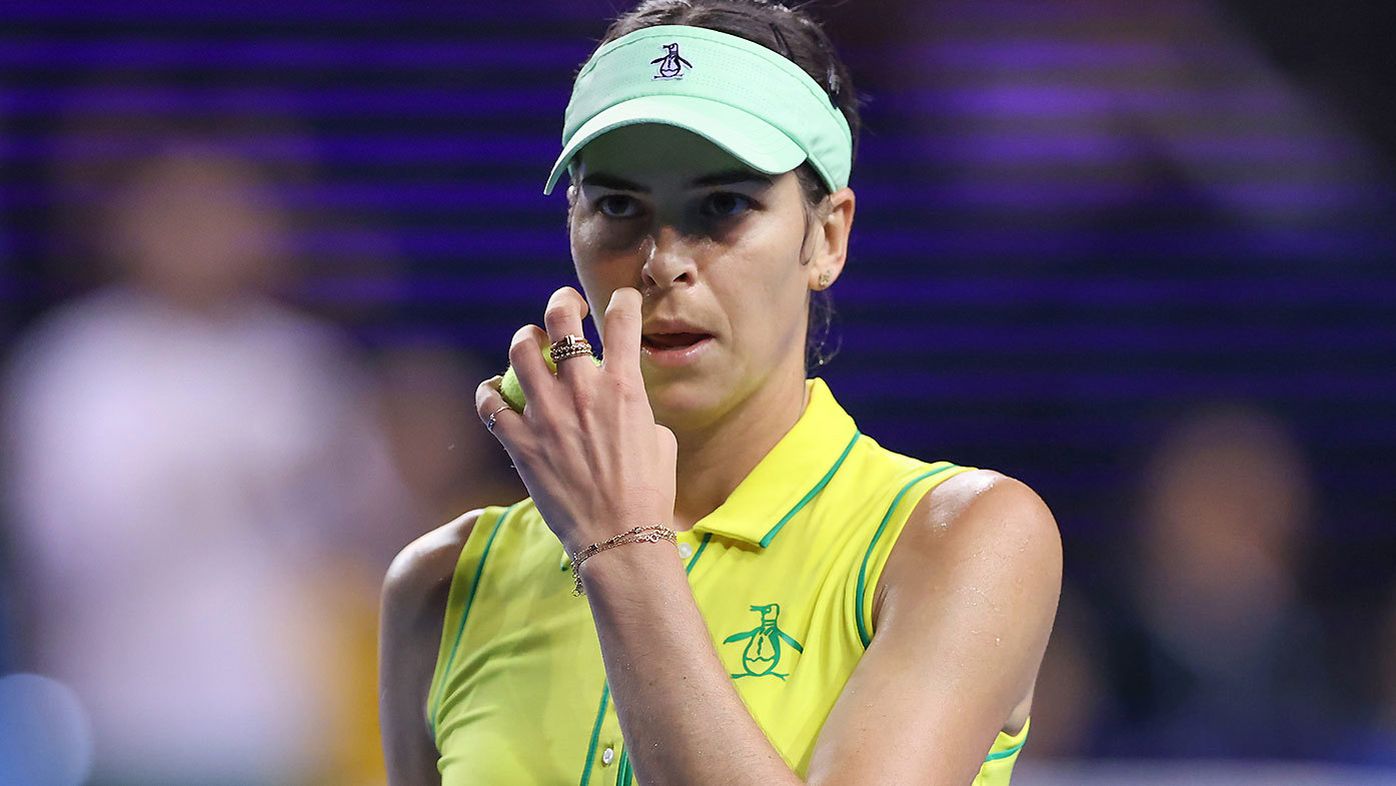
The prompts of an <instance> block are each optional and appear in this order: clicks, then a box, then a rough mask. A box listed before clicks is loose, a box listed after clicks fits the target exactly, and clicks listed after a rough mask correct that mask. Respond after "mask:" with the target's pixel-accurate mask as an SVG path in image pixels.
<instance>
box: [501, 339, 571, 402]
mask: <svg viewBox="0 0 1396 786" xmlns="http://www.w3.org/2000/svg"><path fill="white" fill-rule="evenodd" d="M546 351H548V334H547V333H544V332H543V331H542V330H541V329H540V328H539V327H538V326H537V325H524V326H523V327H521V328H519V329H518V330H516V331H515V332H514V338H513V340H511V341H510V342H509V365H511V366H513V367H514V373H515V374H516V375H518V377H519V387H520V388H522V389H523V394H524V398H525V399H527V400H528V401H542V400H544V399H546V398H548V397H549V395H550V393H551V390H552V388H553V387H554V386H555V385H557V384H559V383H558V381H557V379H556V378H555V377H554V376H553V373H552V371H550V370H548V364H547V363H545V362H544V361H543V353H544V352H546Z"/></svg>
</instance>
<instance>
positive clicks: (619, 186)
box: [582, 169, 774, 194]
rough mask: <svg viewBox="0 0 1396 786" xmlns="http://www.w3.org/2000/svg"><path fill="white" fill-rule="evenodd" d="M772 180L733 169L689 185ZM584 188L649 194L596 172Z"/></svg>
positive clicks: (748, 170)
mask: <svg viewBox="0 0 1396 786" xmlns="http://www.w3.org/2000/svg"><path fill="white" fill-rule="evenodd" d="M773 182H774V181H772V180H771V178H769V177H767V176H765V175H763V174H760V173H757V172H753V171H751V170H750V169H732V170H728V171H726V172H717V173H715V174H711V175H704V176H702V177H700V178H697V179H695V180H694V181H693V182H691V183H689V184H688V187H689V188H708V187H711V186H730V185H736V184H738V183H760V184H761V185H766V186H769V185H772V183H773ZM582 185H584V186H599V187H601V188H612V189H615V190H617V191H635V192H638V193H641V194H648V193H649V191H650V190H649V189H648V188H645V187H644V186H642V185H640V184H638V183H632V182H630V181H629V180H625V179H624V178H619V177H616V176H615V175H608V174H605V173H604V172H596V173H593V174H590V175H587V176H586V177H584V178H582Z"/></svg>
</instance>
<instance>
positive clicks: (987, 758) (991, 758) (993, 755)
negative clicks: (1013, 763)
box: [984, 739, 1027, 762]
mask: <svg viewBox="0 0 1396 786" xmlns="http://www.w3.org/2000/svg"><path fill="white" fill-rule="evenodd" d="M1026 742H1027V740H1026V739H1024V740H1023V741H1022V742H1020V743H1018V744H1017V745H1014V746H1013V747H1011V748H1009V749H1008V750H1002V751H999V752H998V753H991V754H989V755H988V756H985V757H984V761H986V762H988V761H998V760H999V759H1006V758H1008V757H1009V756H1012V755H1013V754H1015V753H1017V752H1018V751H1020V750H1022V749H1023V745H1024V743H1026Z"/></svg>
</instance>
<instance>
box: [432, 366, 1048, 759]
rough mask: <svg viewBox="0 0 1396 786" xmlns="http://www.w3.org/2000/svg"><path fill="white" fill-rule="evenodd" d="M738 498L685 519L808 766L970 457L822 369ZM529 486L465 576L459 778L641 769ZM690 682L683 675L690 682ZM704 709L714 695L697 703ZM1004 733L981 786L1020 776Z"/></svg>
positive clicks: (720, 606)
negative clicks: (943, 448) (900, 563)
mask: <svg viewBox="0 0 1396 786" xmlns="http://www.w3.org/2000/svg"><path fill="white" fill-rule="evenodd" d="M806 386H807V388H808V390H809V403H808V405H807V406H806V408H805V411H804V413H803V414H802V415H801V416H800V419H799V420H798V421H797V422H796V424H795V426H794V427H793V428H792V429H791V430H790V431H789V433H787V434H786V435H785V436H784V437H782V438H781V440H780V442H778V443H777V444H776V446H775V447H774V448H772V449H771V452H770V453H768V454H767V455H766V456H765V458H763V459H762V460H761V462H760V463H759V464H757V465H756V467H755V468H754V469H753V470H752V471H751V473H750V474H749V475H747V477H746V478H745V479H744V480H742V482H741V483H740V484H739V485H738V486H737V488H736V489H735V490H734V491H733V492H732V495H731V496H730V497H728V499H727V501H726V502H724V503H723V504H722V505H721V506H719V507H718V508H717V509H716V510H714V511H713V512H712V513H710V514H708V515H707V516H706V517H704V518H703V519H702V520H700V521H698V522H697V523H696V524H694V525H693V529H692V530H690V531H688V532H681V533H679V554H680V556H681V557H683V558H684V562H685V565H686V567H687V571H688V579H689V584H690V585H691V586H692V588H693V596H694V598H695V599H696V601H697V603H698V608H699V609H700V610H701V611H702V614H703V618H704V619H705V620H707V623H708V630H709V631H710V632H711V633H712V638H713V642H714V644H715V645H716V646H717V652H718V654H719V656H720V657H721V659H722V663H723V665H724V666H725V667H726V668H727V670H728V673H730V674H731V675H732V680H733V682H734V683H735V684H736V687H737V690H738V692H739V693H740V694H741V697H742V700H743V701H745V702H746V706H747V708H748V710H749V711H750V712H751V714H752V716H753V717H754V718H755V719H756V722H757V723H758V724H759V725H760V727H761V728H762V730H763V731H765V733H766V736H767V737H768V738H769V739H770V740H771V742H772V743H773V744H774V746H775V748H776V750H778V751H779V752H780V754H781V756H782V757H784V759H785V761H786V763H787V764H789V765H790V767H791V768H793V769H794V770H795V772H797V773H799V775H800V776H801V777H803V776H804V775H805V772H806V770H807V769H808V767H809V761H810V754H811V752H812V750H813V748H814V743H815V739H816V738H817V737H818V735H819V730H820V728H821V727H822V726H823V725H824V721H825V719H826V718H827V717H828V715H829V711H830V710H831V709H832V708H833V706H834V702H835V700H836V699H837V698H838V696H839V693H840V692H841V691H842V690H843V686H844V683H845V681H847V679H848V677H849V675H850V674H851V673H852V671H853V668H854V667H855V666H857V665H858V659H859V658H860V657H862V655H863V651H864V650H865V648H866V647H867V645H868V643H869V642H870V641H871V639H872V637H873V635H874V631H873V626H872V609H873V588H874V587H876V586H877V581H878V577H879V576H880V575H881V573H882V568H883V566H884V564H886V561H887V557H888V555H889V554H890V553H891V550H892V546H893V544H894V543H896V540H897V536H898V535H899V534H900V532H901V529H902V526H903V525H904V524H905V523H906V519H907V516H908V515H909V514H910V512H911V511H912V509H913V508H915V507H916V503H917V502H918V501H919V500H920V498H921V497H922V495H924V494H926V493H927V492H928V491H930V490H931V489H932V488H934V487H935V486H936V485H937V484H939V483H941V482H942V481H944V480H946V479H947V478H950V477H953V476H955V475H958V474H960V473H962V472H968V471H969V470H970V469H971V468H970V467H961V466H957V465H955V464H951V463H949V462H946V461H938V462H935V463H930V464H928V463H925V462H922V461H918V460H917V459H913V458H909V457H907V456H903V455H899V454H897V453H893V452H892V451H889V450H887V449H885V448H882V447H880V446H879V445H878V444H877V443H876V442H875V441H874V440H872V439H871V438H869V437H867V436H866V435H863V434H860V433H859V432H858V429H857V426H856V425H855V424H854V422H853V419H852V418H851V417H849V415H848V414H847V413H846V412H845V411H844V410H843V408H842V407H840V406H839V404H838V403H837V402H836V401H835V400H834V397H833V395H832V394H831V393H830V392H829V389H828V387H827V386H826V385H825V384H824V382H823V381H822V380H819V379H810V380H807V381H806ZM569 568H570V565H569V562H568V560H567V557H566V555H565V553H564V552H563V549H562V546H561V544H560V543H559V542H558V540H557V537H556V536H554V535H553V533H552V532H551V531H550V530H549V529H548V527H547V525H546V524H545V523H544V522H543V519H542V517H541V516H540V515H539V513H538V510H537V508H535V507H534V506H533V504H532V502H531V501H530V500H527V499H525V500H523V501H522V502H519V503H517V504H514V505H512V506H509V507H507V508H503V507H490V508H486V509H485V510H484V512H483V513H482V514H481V516H480V518H479V519H478V520H477V521H476V523H475V526H474V528H473V529H472V530H471V533H470V537H469V538H468V539H467V541H466V544H465V546H464V548H463V549H462V550H461V555H460V560H459V562H458V564H457V566H456V571H455V574H454V576H453V578H452V582H451V589H450V594H449V600H448V601H447V609H446V619H445V625H444V628H443V632H442V638H441V648H440V651H439V653H438V655H437V662H436V671H435V674H434V675H433V677H432V683H431V689H430V692H429V694H428V700H427V707H426V712H427V722H428V723H429V725H430V726H431V728H432V730H433V733H434V734H435V737H436V746H437V750H438V751H440V753H441V757H440V759H439V761H438V763H437V767H438V769H439V770H440V772H441V776H442V783H443V786H463V785H464V784H572V783H576V784H579V786H589V785H590V786H612V785H613V784H614V786H629V785H630V784H633V783H634V772H633V770H632V769H631V767H630V762H629V756H628V754H627V752H626V747H625V740H624V738H623V737H622V736H621V731H620V723H619V721H618V720H617V716H616V711H615V706H614V704H613V703H612V702H611V697H610V689H609V688H608V686H607V685H606V675H605V670H604V668H603V667H602V662H601V648H600V644H599V643H598V641H597V636H596V628H595V625H594V623H593V620H592V617H591V612H590V610H589V608H588V606H587V603H586V600H585V599H582V598H575V597H573V596H572V575H571V571H570V570H569ZM674 689H675V690H682V685H675V686H674ZM694 711H695V712H702V708H701V707H694ZM1027 733H1028V726H1027V725H1024V727H1023V729H1022V730H1021V731H1019V732H1018V733H1017V734H1016V735H1013V736H1010V735H1008V734H1004V733H1002V732H1000V733H999V734H998V736H997V738H996V739H994V740H993V741H992V745H989V741H988V740H986V741H985V743H986V746H987V750H988V755H987V757H986V758H985V760H984V764H983V766H982V767H981V769H980V771H979V775H978V777H976V778H975V780H974V784H973V786H1006V785H1007V784H1008V781H1009V776H1010V774H1011V772H1012V769H1013V764H1014V762H1015V761H1016V759H1017V757H1018V751H1019V750H1020V749H1021V748H1022V746H1023V742H1024V740H1025V739H1026V737H1027Z"/></svg>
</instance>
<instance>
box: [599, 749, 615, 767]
mask: <svg viewBox="0 0 1396 786" xmlns="http://www.w3.org/2000/svg"><path fill="white" fill-rule="evenodd" d="M615 758H616V749H615V748H610V747H608V748H606V750H604V751H601V766H603V767H607V766H610V764H611V762H613V761H615Z"/></svg>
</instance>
